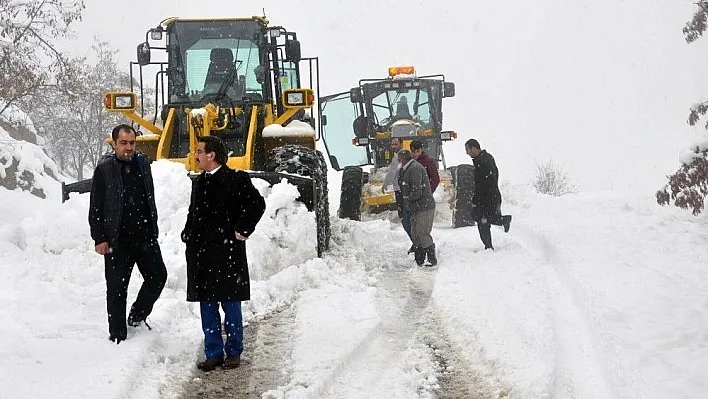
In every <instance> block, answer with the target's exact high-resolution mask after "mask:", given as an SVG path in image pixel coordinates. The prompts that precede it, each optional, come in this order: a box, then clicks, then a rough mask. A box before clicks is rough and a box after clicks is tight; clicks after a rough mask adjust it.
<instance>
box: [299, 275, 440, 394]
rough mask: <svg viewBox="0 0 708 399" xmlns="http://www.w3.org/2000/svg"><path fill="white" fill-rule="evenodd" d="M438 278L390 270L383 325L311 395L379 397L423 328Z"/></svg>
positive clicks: (383, 284) (384, 284)
mask: <svg viewBox="0 0 708 399" xmlns="http://www.w3.org/2000/svg"><path fill="white" fill-rule="evenodd" d="M433 281H434V274H432V273H424V274H423V275H421V276H420V278H418V279H415V278H411V270H410V267H409V266H407V265H406V266H403V267H396V268H391V269H388V270H386V271H385V272H384V273H383V275H382V276H381V279H380V285H379V290H378V297H377V304H378V306H379V309H380V320H381V321H380V322H379V323H378V324H377V326H376V327H374V328H373V329H372V330H371V332H370V333H369V335H368V336H367V337H366V338H364V339H363V340H362V341H361V342H360V344H359V345H358V346H357V347H356V348H355V349H354V350H352V351H351V352H350V354H349V356H347V357H346V358H344V359H343V360H342V361H341V362H340V363H339V365H338V366H337V367H336V368H335V369H334V371H333V372H332V373H331V374H330V375H329V376H328V378H327V379H325V380H324V381H323V382H322V383H321V385H320V386H319V387H318V388H317V389H316V392H313V394H312V395H310V396H311V397H313V398H337V399H339V398H341V399H344V398H362V397H377V396H378V395H381V392H386V391H387V387H388V386H389V384H390V383H391V381H390V380H387V377H388V375H387V373H386V371H387V370H391V369H392V368H394V367H395V366H396V363H397V362H398V361H399V360H400V357H401V355H402V354H403V353H404V352H405V350H406V349H407V348H408V347H409V345H410V343H411V338H413V335H414V333H415V332H416V330H417V329H419V328H420V327H421V320H420V319H421V316H422V315H423V314H424V312H425V309H426V308H427V306H428V303H429V301H430V297H431V294H432V286H433Z"/></svg>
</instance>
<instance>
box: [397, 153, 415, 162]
mask: <svg viewBox="0 0 708 399" xmlns="http://www.w3.org/2000/svg"><path fill="white" fill-rule="evenodd" d="M411 159H413V154H411V152H410V151H408V150H400V151H398V160H399V161H401V160H402V161H406V162H408V161H410V160H411Z"/></svg>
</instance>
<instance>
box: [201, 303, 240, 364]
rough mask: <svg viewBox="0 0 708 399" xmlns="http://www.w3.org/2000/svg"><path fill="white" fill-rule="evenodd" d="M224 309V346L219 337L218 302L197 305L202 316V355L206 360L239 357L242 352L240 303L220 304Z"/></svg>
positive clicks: (222, 340)
mask: <svg viewBox="0 0 708 399" xmlns="http://www.w3.org/2000/svg"><path fill="white" fill-rule="evenodd" d="M221 308H222V309H224V315H225V317H224V328H225V329H226V345H224V339H223V338H222V337H221V314H220V313H219V302H210V301H204V302H200V303H199V310H200V311H201V315H202V330H204V354H206V357H207V359H215V358H223V357H224V352H226V356H229V357H236V356H241V353H242V352H243V316H242V315H241V301H224V302H221Z"/></svg>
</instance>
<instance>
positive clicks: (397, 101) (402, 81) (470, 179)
mask: <svg viewBox="0 0 708 399" xmlns="http://www.w3.org/2000/svg"><path fill="white" fill-rule="evenodd" d="M454 95H455V84H454V83H452V82H447V81H445V76H444V75H429V76H417V75H416V73H415V68H414V67H412V66H402V67H391V68H389V69H388V77H386V78H383V79H362V80H360V81H359V85H358V86H357V87H354V88H352V89H351V90H349V91H347V92H343V93H337V94H333V95H330V96H323V97H322V98H321V101H320V115H321V119H322V125H323V134H322V138H323V141H324V143H325V147H326V149H327V152H328V154H329V160H330V164H331V165H332V167H333V168H334V169H336V170H341V171H342V188H341V196H340V202H339V217H341V218H347V219H352V220H360V219H361V214H362V213H368V214H373V213H379V212H382V211H385V210H394V209H395V208H396V199H395V195H394V193H392V192H386V190H384V189H383V188H384V187H383V180H384V177H385V175H386V172H387V171H388V168H389V167H390V166H391V160H392V157H393V156H394V154H393V153H392V152H391V150H390V145H391V140H392V139H394V138H397V139H399V140H400V141H401V142H402V145H403V148H406V149H410V143H411V142H412V141H413V140H420V141H421V142H422V143H423V146H424V150H425V152H426V153H427V154H428V155H429V156H430V157H432V158H433V159H435V160H436V161H437V162H438V164H442V169H441V170H440V185H439V186H438V188H437V190H436V192H435V193H434V196H435V197H436V201H439V202H441V203H442V204H443V206H442V207H439V209H441V208H444V209H447V208H448V206H450V207H451V208H452V225H453V227H463V226H471V225H474V221H473V220H472V204H471V198H472V191H473V190H474V169H473V166H472V165H469V164H463V165H458V166H453V167H447V165H446V162H445V156H444V154H443V143H444V142H445V141H450V140H454V139H456V138H457V134H456V133H455V132H453V131H445V130H443V121H442V116H443V111H442V104H443V99H444V98H449V97H453V96H454ZM367 165H370V166H371V168H370V170H369V171H365V170H364V169H363V167H364V166H367Z"/></svg>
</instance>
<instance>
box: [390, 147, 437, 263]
mask: <svg viewBox="0 0 708 399" xmlns="http://www.w3.org/2000/svg"><path fill="white" fill-rule="evenodd" d="M398 159H399V161H400V163H401V171H400V172H399V178H398V179H399V180H398V184H399V186H400V187H401V195H402V196H403V203H404V206H405V208H406V210H407V211H408V212H410V214H411V236H412V239H413V253H414V254H415V262H416V263H417V264H418V266H421V265H423V263H424V262H425V258H426V256H427V257H428V262H429V266H435V265H437V263H438V260H437V257H436V256H435V243H434V242H433V237H432V236H431V235H430V232H431V231H432V230H433V219H435V199H434V198H433V193H432V192H431V191H430V181H429V180H428V175H427V174H426V173H425V168H424V167H423V166H422V165H421V164H419V163H418V162H416V161H415V159H413V155H412V154H411V152H410V151H408V150H401V151H399V152H398Z"/></svg>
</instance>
